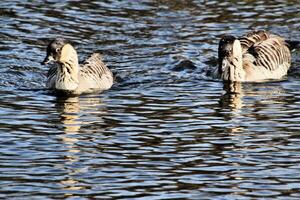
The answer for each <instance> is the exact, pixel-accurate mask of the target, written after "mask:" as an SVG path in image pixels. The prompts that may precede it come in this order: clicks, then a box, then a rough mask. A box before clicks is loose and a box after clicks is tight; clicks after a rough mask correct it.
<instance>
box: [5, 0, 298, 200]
mask: <svg viewBox="0 0 300 200" xmlns="http://www.w3.org/2000/svg"><path fill="white" fill-rule="evenodd" d="M0 8H1V9H0V14H1V18H0V22H1V27H2V28H1V29H0V133H1V134H0V197H1V198H9V199H24V198H35V199H65V198H66V199H97V198H98V199H141V200H142V199H143V200H144V199H149V200H150V199H151V200H152V199H299V198H300V123H299V122H300V112H299V109H300V87H299V85H300V81H299V77H300V70H299V69H298V67H299V66H300V53H299V51H298V52H297V51H295V52H293V65H292V68H291V70H290V73H289V75H288V76H287V77H286V78H285V79H284V80H282V81H276V82H270V83H264V84H243V85H240V84H235V85H230V86H228V87H224V86H223V83H222V82H220V81H218V80H214V79H212V78H211V77H209V76H207V75H206V74H205V71H207V69H213V68H214V67H216V59H215V57H216V55H217V45H218V40H219V38H220V37H221V36H222V35H223V34H234V35H241V34H244V33H246V32H247V31H249V30H253V29H266V30H269V31H272V32H274V33H277V34H280V35H282V36H284V37H286V38H288V39H294V40H300V34H299V30H300V23H299V22H300V15H299V10H300V6H299V2H298V1H279V0H277V1H272V2H270V1H255V2H252V1H246V0H244V1H230V2H227V1H191V0H187V1H174V0H141V1H117V0H106V1H64V2H61V1H56V0H51V1H50V0H49V1H1V3H0ZM56 37H64V38H66V39H69V40H70V41H72V42H73V44H74V45H75V46H76V48H77V50H78V53H79V55H80V59H81V60H83V59H84V58H86V57H87V56H88V55H89V54H91V53H92V52H94V51H97V52H101V53H102V55H103V57H104V59H105V62H106V63H107V64H108V66H109V67H110V68H111V69H112V71H113V72H114V73H115V74H116V76H117V77H118V78H117V80H118V82H117V83H116V84H115V85H114V87H113V88H112V89H111V90H109V91H106V92H104V93H102V94H91V95H82V96H79V97H70V98H62V97H57V96H55V95H53V94H51V93H49V91H47V90H44V82H45V79H46V76H45V75H46V73H47V69H48V68H47V67H46V66H41V65H40V64H39V63H40V62H41V61H42V60H43V58H44V56H45V48H46V45H47V44H48V42H49V41H50V40H51V39H53V38H56ZM184 59H188V60H191V61H192V62H194V63H195V65H196V67H197V68H196V69H194V70H190V69H187V70H182V71H175V70H173V68H174V67H175V66H176V65H177V64H178V63H179V62H180V61H182V60H184ZM228 88H231V89H230V90H231V91H235V92H234V93H226V91H227V90H228Z"/></svg>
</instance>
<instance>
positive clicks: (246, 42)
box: [239, 30, 271, 53]
mask: <svg viewBox="0 0 300 200" xmlns="http://www.w3.org/2000/svg"><path fill="white" fill-rule="evenodd" d="M270 36H271V35H270V33H268V32H266V31H264V30H258V31H252V32H250V33H248V34H247V35H244V36H242V37H240V38H239V40H240V42H241V45H242V50H243V53H245V52H246V51H248V49H249V48H250V47H252V46H253V45H254V44H257V43H260V42H263V41H265V40H267V39H268V38H270Z"/></svg>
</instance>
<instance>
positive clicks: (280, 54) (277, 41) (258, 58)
mask: <svg viewBox="0 0 300 200" xmlns="http://www.w3.org/2000/svg"><path fill="white" fill-rule="evenodd" d="M247 54H250V55H251V56H253V57H254V60H253V64H254V65H256V66H262V67H264V68H266V69H267V70H269V71H274V70H276V69H278V68H280V67H286V68H288V67H289V66H290V63H291V54H290V50H289V48H288V47H287V45H286V43H285V41H284V40H283V38H281V37H279V36H276V35H268V38H267V39H265V40H263V41H259V42H256V43H254V44H253V45H252V46H251V47H249V48H248V50H247V52H246V54H245V55H244V57H246V56H247Z"/></svg>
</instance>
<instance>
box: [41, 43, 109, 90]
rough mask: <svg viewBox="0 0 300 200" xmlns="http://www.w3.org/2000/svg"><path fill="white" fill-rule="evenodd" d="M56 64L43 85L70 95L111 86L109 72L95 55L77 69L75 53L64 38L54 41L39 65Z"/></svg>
mask: <svg viewBox="0 0 300 200" xmlns="http://www.w3.org/2000/svg"><path fill="white" fill-rule="evenodd" d="M50 61H55V62H56V63H57V64H58V65H55V66H52V67H51V68H50V69H49V71H48V74H47V82H46V86H47V87H48V88H50V89H54V90H55V91H58V92H64V93H69V94H81V93H91V92H97V91H103V90H107V89H109V88H110V87H111V86H112V85H113V75H112V72H111V71H110V70H109V69H108V68H107V67H106V65H105V64H104V63H103V62H102V59H101V56H100V54H98V53H94V54H92V55H91V57H90V58H88V59H87V60H86V61H85V62H84V63H83V65H81V66H79V63H78V57H77V53H76V50H75V49H74V48H73V46H72V45H71V44H69V43H67V42H66V41H65V40H64V39H55V40H53V41H52V42H51V43H50V44H49V45H48V47H47V56H46V58H45V60H44V61H43V62H42V64H47V63H49V62H50Z"/></svg>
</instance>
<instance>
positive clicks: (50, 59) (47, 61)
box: [41, 55, 54, 65]
mask: <svg viewBox="0 0 300 200" xmlns="http://www.w3.org/2000/svg"><path fill="white" fill-rule="evenodd" d="M53 60H54V58H53V56H51V55H47V56H46V58H45V59H44V61H43V62H41V64H42V65H46V64H48V63H50V62H51V61H53Z"/></svg>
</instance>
